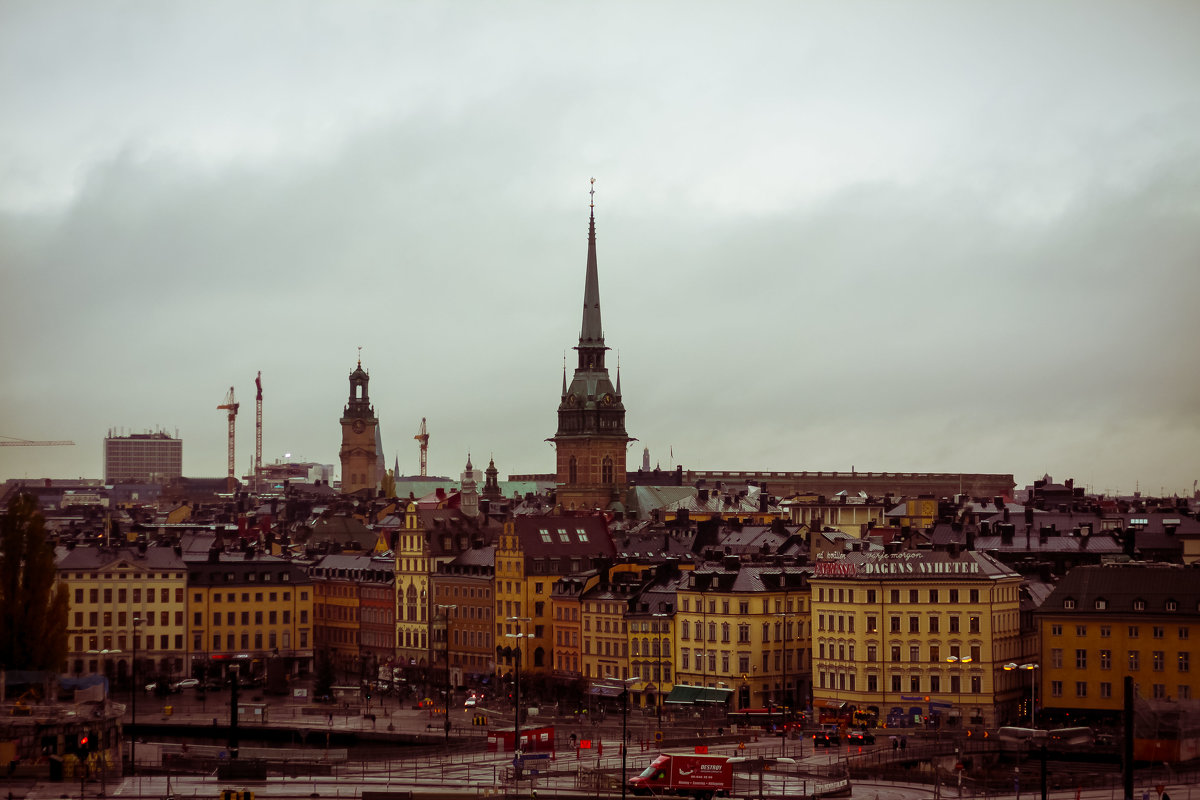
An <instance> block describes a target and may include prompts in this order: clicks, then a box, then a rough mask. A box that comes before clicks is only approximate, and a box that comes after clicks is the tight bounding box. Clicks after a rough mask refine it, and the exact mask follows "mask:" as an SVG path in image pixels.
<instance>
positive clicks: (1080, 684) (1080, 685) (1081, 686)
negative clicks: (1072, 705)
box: [1075, 681, 1087, 697]
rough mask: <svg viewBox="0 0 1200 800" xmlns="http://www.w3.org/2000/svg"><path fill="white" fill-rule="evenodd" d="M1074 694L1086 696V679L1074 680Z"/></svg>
mask: <svg viewBox="0 0 1200 800" xmlns="http://www.w3.org/2000/svg"><path fill="white" fill-rule="evenodd" d="M1075 696H1076V697H1087V681H1075Z"/></svg>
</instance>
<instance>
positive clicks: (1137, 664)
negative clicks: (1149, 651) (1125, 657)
mask: <svg viewBox="0 0 1200 800" xmlns="http://www.w3.org/2000/svg"><path fill="white" fill-rule="evenodd" d="M1129 668H1130V669H1131V670H1138V669H1141V654H1140V653H1138V651H1137V650H1130V651H1129Z"/></svg>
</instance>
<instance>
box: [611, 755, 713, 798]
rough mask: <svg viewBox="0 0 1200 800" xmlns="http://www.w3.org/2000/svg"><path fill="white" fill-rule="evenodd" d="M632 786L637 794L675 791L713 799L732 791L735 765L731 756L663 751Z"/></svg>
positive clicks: (631, 788) (677, 793)
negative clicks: (731, 761) (731, 760)
mask: <svg viewBox="0 0 1200 800" xmlns="http://www.w3.org/2000/svg"><path fill="white" fill-rule="evenodd" d="M629 788H630V790H631V791H632V792H633V793H634V794H638V795H647V794H649V795H664V794H676V795H685V796H691V797H695V798H696V799H697V800H711V799H712V798H713V797H715V796H717V795H720V796H722V797H724V796H728V795H729V794H731V793H732V791H733V765H732V764H731V763H730V761H729V757H728V756H702V755H696V754H694V753H663V754H662V755H660V756H659V757H658V758H656V759H654V760H653V761H652V762H650V766H648V767H646V769H645V770H644V771H643V772H642V774H640V775H638V776H637V777H635V778H630V779H629Z"/></svg>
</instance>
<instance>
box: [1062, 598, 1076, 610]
mask: <svg viewBox="0 0 1200 800" xmlns="http://www.w3.org/2000/svg"><path fill="white" fill-rule="evenodd" d="M1063 608H1065V609H1066V610H1067V611H1070V610H1071V609H1073V608H1075V600H1074V598H1070V597H1068V598H1067V599H1066V600H1063Z"/></svg>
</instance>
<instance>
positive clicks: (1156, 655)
mask: <svg viewBox="0 0 1200 800" xmlns="http://www.w3.org/2000/svg"><path fill="white" fill-rule="evenodd" d="M1151 659H1152V662H1153V667H1152V669H1153V670H1154V671H1155V672H1162V671H1163V665H1164V664H1165V662H1166V655H1165V654H1164V653H1163V651H1162V650H1155V651H1154V652H1153V653H1152V654H1151Z"/></svg>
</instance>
